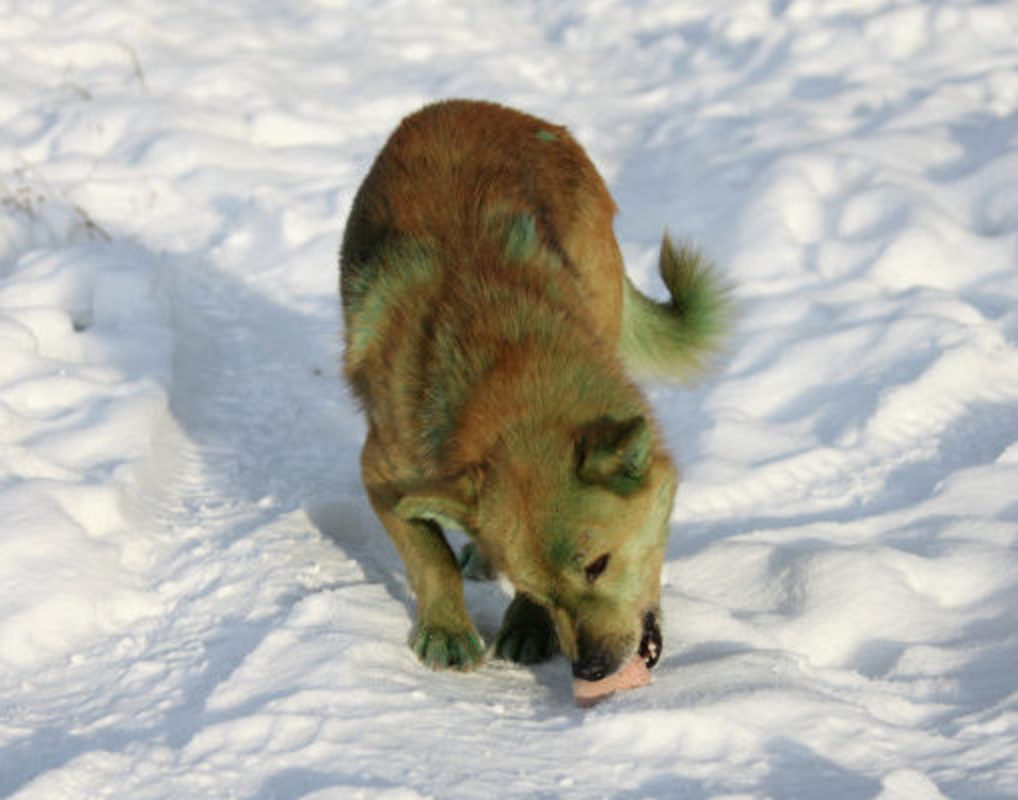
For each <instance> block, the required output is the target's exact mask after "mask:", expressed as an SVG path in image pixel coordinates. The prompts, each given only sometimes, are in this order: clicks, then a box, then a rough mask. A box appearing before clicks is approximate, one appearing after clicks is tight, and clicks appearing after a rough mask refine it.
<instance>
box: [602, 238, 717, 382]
mask: <svg viewBox="0 0 1018 800" xmlns="http://www.w3.org/2000/svg"><path fill="white" fill-rule="evenodd" d="M659 269H660V271H661V277H662V278H663V279H664V282H665V285H666V286H667V287H668V291H669V292H670V293H671V296H672V299H671V301H670V302H665V303H659V302H657V301H655V300H651V299H650V298H649V297H647V296H646V295H644V294H642V293H641V292H640V290H639V289H637V288H636V287H635V286H633V284H632V283H631V282H630V280H629V278H628V277H627V278H626V282H625V296H624V300H623V312H622V335H621V338H620V341H619V350H620V352H621V354H622V359H623V361H624V362H625V363H626V366H627V367H629V369H630V370H631V371H632V372H634V373H635V374H636V375H638V376H646V377H650V376H655V377H660V378H673V379H676V380H684V379H690V378H695V377H697V375H698V373H702V372H703V371H704V369H705V367H706V366H707V363H708V361H709V358H710V356H712V355H713V354H715V353H716V352H717V350H718V349H719V347H720V344H721V340H722V339H723V336H724V333H725V332H726V331H727V330H728V328H729V326H730V323H731V321H732V302H731V298H730V296H729V287H728V286H727V285H726V284H725V283H724V281H723V280H722V279H721V278H720V276H719V275H718V273H717V270H716V268H715V267H714V265H713V264H712V263H711V262H710V261H709V260H707V259H706V258H705V257H704V255H703V254H702V253H700V252H699V251H698V250H696V249H694V248H692V247H689V246H687V245H681V246H679V247H678V248H676V246H675V245H674V244H672V240H671V238H670V237H669V236H668V234H667V233H666V234H665V236H664V240H663V241H662V242H661V260H660V264H659Z"/></svg>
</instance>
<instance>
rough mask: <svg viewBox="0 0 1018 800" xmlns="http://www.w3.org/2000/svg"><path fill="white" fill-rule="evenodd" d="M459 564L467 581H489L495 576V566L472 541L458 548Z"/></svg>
mask: <svg viewBox="0 0 1018 800" xmlns="http://www.w3.org/2000/svg"><path fill="white" fill-rule="evenodd" d="M459 565H460V572H462V573H463V577H464V578H466V579H467V580H468V581H490V580H494V578H495V568H494V567H492V565H491V562H490V561H489V560H488V559H487V558H485V556H484V553H482V552H481V549H480V548H479V547H478V546H477V545H476V544H475V543H474V542H467V543H466V544H465V545H463V547H462V548H460V558H459Z"/></svg>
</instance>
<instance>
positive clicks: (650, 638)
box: [639, 611, 662, 669]
mask: <svg viewBox="0 0 1018 800" xmlns="http://www.w3.org/2000/svg"><path fill="white" fill-rule="evenodd" d="M661 644H662V642H661V627H660V626H659V625H658V624H657V614H655V613H654V612H653V611H648V612H647V613H646V614H644V615H643V635H642V636H641V637H640V650H639V653H640V658H642V659H643V663H644V664H646V665H647V669H651V668H653V666H654V665H655V664H657V662H658V659H659V658H661Z"/></svg>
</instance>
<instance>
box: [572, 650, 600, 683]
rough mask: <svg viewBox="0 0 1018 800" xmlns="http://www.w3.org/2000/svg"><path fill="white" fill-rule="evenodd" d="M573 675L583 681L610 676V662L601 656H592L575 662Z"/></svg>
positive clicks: (597, 679)
mask: <svg viewBox="0 0 1018 800" xmlns="http://www.w3.org/2000/svg"><path fill="white" fill-rule="evenodd" d="M573 677H574V678H579V679H580V680H581V681H599V680H601V679H602V678H606V677H608V663H607V661H606V660H605V659H603V658H601V657H599V656H590V657H587V658H585V659H583V660H582V661H574V662H573Z"/></svg>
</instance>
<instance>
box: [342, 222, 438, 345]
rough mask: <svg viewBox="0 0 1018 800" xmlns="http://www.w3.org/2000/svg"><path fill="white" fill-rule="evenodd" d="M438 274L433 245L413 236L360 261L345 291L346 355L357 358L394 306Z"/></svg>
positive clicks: (379, 329)
mask: <svg viewBox="0 0 1018 800" xmlns="http://www.w3.org/2000/svg"><path fill="white" fill-rule="evenodd" d="M382 262H384V263H385V266H384V268H383V267H382V266H381V265H382ZM435 274H436V263H435V259H434V255H433V250H432V248H431V247H430V246H429V245H427V244H425V243H422V242H418V241H414V240H405V241H402V242H399V243H397V244H392V245H389V246H388V247H386V248H385V249H384V250H383V251H382V252H381V253H379V254H378V256H377V258H376V259H374V260H373V261H372V262H369V263H366V264H363V265H361V267H360V269H359V271H358V272H357V273H356V275H355V276H354V278H353V279H352V280H351V283H350V286H349V287H348V288H347V290H346V292H345V293H344V302H345V303H346V314H347V319H348V324H349V325H350V343H349V350H348V356H347V357H348V358H349V359H350V360H351V361H353V362H356V361H358V360H359V359H360V357H361V356H362V355H363V353H364V351H365V350H366V349H367V348H368V347H369V346H370V344H371V343H372V342H373V341H374V340H376V338H377V337H378V336H380V335H381V334H382V331H383V329H384V327H385V326H386V324H387V323H388V322H389V318H390V316H391V314H392V311H393V310H394V308H396V307H397V305H398V304H399V303H400V302H403V301H405V298H407V297H413V296H414V295H415V294H416V293H417V292H418V291H419V290H420V288H421V287H423V286H425V285H427V284H429V283H431V282H432V281H433V280H434V277H435Z"/></svg>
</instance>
